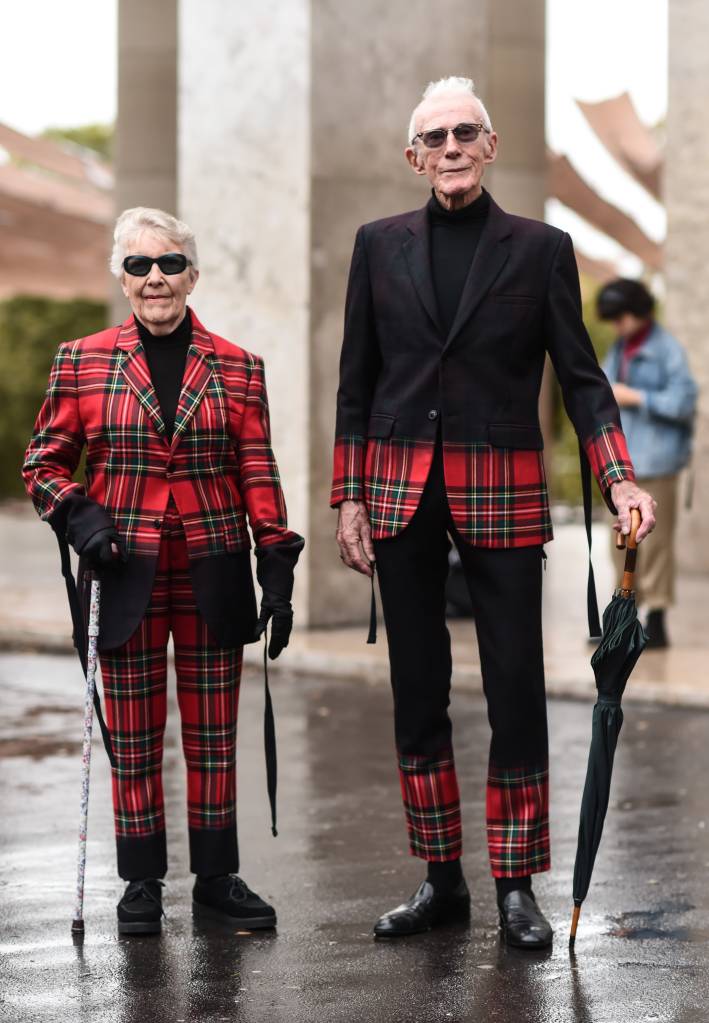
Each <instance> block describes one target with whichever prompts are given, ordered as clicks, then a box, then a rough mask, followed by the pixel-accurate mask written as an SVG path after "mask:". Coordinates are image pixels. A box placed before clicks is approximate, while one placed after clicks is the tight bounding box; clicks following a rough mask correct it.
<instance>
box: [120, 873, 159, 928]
mask: <svg viewBox="0 0 709 1023" xmlns="http://www.w3.org/2000/svg"><path fill="white" fill-rule="evenodd" d="M164 887H165V886H164V885H163V883H162V881H158V880H157V879H156V878H154V877H148V878H145V879H144V880H143V881H130V882H129V884H128V887H127V888H126V890H125V891H124V892H123V898H122V899H121V901H120V902H119V903H118V906H117V907H116V913H117V914H118V933H119V934H159V933H160V928H161V925H162V918H163V916H164V915H165V914H164V913H163V909H162V889H163V888H164Z"/></svg>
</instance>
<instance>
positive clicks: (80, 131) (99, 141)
mask: <svg viewBox="0 0 709 1023" xmlns="http://www.w3.org/2000/svg"><path fill="white" fill-rule="evenodd" d="M42 134H43V135H44V137H45V138H47V139H54V141H55V142H73V143H74V144H75V145H77V146H83V147H84V149H92V150H93V151H94V152H95V153H97V154H98V155H99V156H100V157H102V159H104V160H106V161H108V162H109V163H110V161H111V158H112V155H113V137H114V127H113V125H112V124H82V125H80V126H79V127H77V128H47V129H46V130H45V131H44V132H42Z"/></svg>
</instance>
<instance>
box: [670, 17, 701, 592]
mask: <svg viewBox="0 0 709 1023" xmlns="http://www.w3.org/2000/svg"><path fill="white" fill-rule="evenodd" d="M669 18H670V24H669V46H670V48H669V109H668V115H667V162H666V171H665V202H666V207H667V219H668V223H667V245H666V258H665V275H666V285H667V305H666V311H667V317H666V318H667V325H668V327H669V328H670V330H672V331H673V332H674V333H675V334H676V335H677V337H678V338H679V339H680V341H681V342H682V343H683V344H684V345H685V346H686V348H687V350H688V352H689V358H690V362H691V365H692V370H693V372H694V374H695V376H696V378H697V380H698V383H699V386H700V389H701V390H700V399H699V417H698V420H697V426H696V432H695V442H694V445H695V450H694V481H695V482H694V500H693V507H692V509H691V511H686V510H683V511H682V513H681V516H680V526H679V528H680V535H681V536H683V537H685V538H686V540H687V542H686V543H680V544H679V548H678V550H679V556H680V563H681V566H682V568H683V569H684V570H685V571H688V572H692V573H696V572H706V571H707V570H709V521H707V516H706V508H707V507H709V471H708V470H709V346H708V345H707V316H706V308H705V305H706V303H705V301H704V295H705V292H706V281H705V278H706V267H707V265H708V264H709V222H708V221H707V210H709V122H708V121H707V116H706V102H705V97H706V95H707V92H708V91H709V63H708V62H707V59H706V48H705V43H706V39H707V38H709V6H707V4H706V3H705V2H704V0H674V2H673V3H671V4H670V5H669ZM660 512H661V509H660Z"/></svg>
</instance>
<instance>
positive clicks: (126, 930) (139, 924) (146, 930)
mask: <svg viewBox="0 0 709 1023" xmlns="http://www.w3.org/2000/svg"><path fill="white" fill-rule="evenodd" d="M161 930H162V922H161V921H160V920H141V921H128V920H119V921H118V933H119V934H160V931H161Z"/></svg>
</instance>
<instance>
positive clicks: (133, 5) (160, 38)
mask: <svg viewBox="0 0 709 1023" xmlns="http://www.w3.org/2000/svg"><path fill="white" fill-rule="evenodd" d="M115 171H116V187H115V205H116V215H118V213H120V212H121V211H122V210H124V209H127V208H128V207H130V206H156V207H158V208H159V209H163V210H167V211H168V213H172V214H175V213H176V211H177V0H151V2H150V3H144V2H142V0H119V4H118V116H117V119H116V141H115ZM113 312H114V321H115V322H118V321H119V320H123V319H125V317H126V316H127V314H128V304H127V302H126V300H125V298H124V297H123V294H122V292H121V291H120V289H119V288H118V287H115V288H114V302H113Z"/></svg>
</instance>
